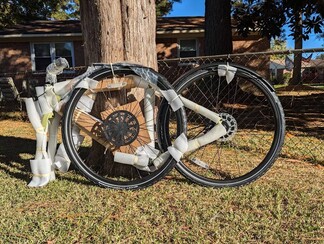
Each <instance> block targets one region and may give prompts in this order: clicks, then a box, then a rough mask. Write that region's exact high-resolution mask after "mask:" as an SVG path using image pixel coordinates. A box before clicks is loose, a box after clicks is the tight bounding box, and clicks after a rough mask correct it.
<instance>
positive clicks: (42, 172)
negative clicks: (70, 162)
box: [28, 158, 51, 187]
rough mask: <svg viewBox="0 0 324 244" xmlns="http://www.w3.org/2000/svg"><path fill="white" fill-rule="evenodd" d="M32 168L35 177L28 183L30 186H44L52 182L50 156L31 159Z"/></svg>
mask: <svg viewBox="0 0 324 244" xmlns="http://www.w3.org/2000/svg"><path fill="white" fill-rule="evenodd" d="M30 168H31V171H32V173H33V178H32V180H31V181H30V183H29V184H28V186H29V187H42V186H45V185H47V184H48V183H49V182H50V176H51V160H50V159H49V158H47V159H35V160H30Z"/></svg>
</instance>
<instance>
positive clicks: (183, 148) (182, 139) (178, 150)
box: [168, 133, 188, 162]
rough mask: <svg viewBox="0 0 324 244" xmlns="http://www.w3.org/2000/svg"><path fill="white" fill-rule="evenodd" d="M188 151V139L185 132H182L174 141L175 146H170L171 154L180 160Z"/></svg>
mask: <svg viewBox="0 0 324 244" xmlns="http://www.w3.org/2000/svg"><path fill="white" fill-rule="evenodd" d="M187 151H188V140H187V137H186V135H185V134H184V133H182V134H181V135H180V136H179V137H178V138H177V139H176V140H175V141H174V143H173V146H170V147H168V152H169V153H170V154H171V156H172V157H173V158H174V159H175V160H176V161H177V162H179V161H180V159H181V158H182V156H183V154H184V153H185V152H187Z"/></svg>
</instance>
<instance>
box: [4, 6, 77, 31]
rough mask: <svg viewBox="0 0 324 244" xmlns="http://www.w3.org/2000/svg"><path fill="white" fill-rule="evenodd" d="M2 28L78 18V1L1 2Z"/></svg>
mask: <svg viewBox="0 0 324 244" xmlns="http://www.w3.org/2000/svg"><path fill="white" fill-rule="evenodd" d="M0 11H1V15H0V27H5V26H10V25H13V24H17V23H22V22H26V21H31V20H46V19H71V18H77V16H78V0H28V1H26V0H7V1H1V2H0Z"/></svg>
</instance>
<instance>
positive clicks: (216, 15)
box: [205, 0, 233, 55]
mask: <svg viewBox="0 0 324 244" xmlns="http://www.w3.org/2000/svg"><path fill="white" fill-rule="evenodd" d="M205 17H206V21H205V54H206V55H216V54H228V53H232V52H233V43H232V27H231V1H230V0H217V1H215V0H206V2H205Z"/></svg>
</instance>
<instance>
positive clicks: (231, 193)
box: [0, 119, 324, 243]
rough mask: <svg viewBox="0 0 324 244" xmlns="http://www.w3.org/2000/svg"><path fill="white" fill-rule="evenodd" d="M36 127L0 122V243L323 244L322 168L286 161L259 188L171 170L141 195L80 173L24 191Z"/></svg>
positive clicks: (323, 204) (20, 123) (17, 121)
mask: <svg viewBox="0 0 324 244" xmlns="http://www.w3.org/2000/svg"><path fill="white" fill-rule="evenodd" d="M34 146H35V141H34V134H33V130H32V128H31V126H30V125H29V124H28V123H26V122H23V121H19V120H16V121H14V120H12V119H7V120H2V121H0V182H1V184H2V187H1V189H0V204H1V208H0V216H1V218H0V237H1V238H0V243H46V242H47V243H110V242H117V243H170V242H174V243H323V242H324V187H323V179H324V167H323V166H321V165H314V164H310V163H307V162H304V161H301V160H292V159H283V158H280V159H279V160H278V161H277V162H276V163H275V165H274V167H272V168H271V169H270V171H269V172H268V173H267V174H266V175H265V176H263V177H262V178H261V179H259V180H258V181H256V182H254V183H253V184H251V185H248V186H245V187H241V188H231V189H212V188H207V187H202V186H198V185H195V184H191V183H189V182H188V181H187V180H185V179H184V178H183V177H181V176H180V175H179V174H178V173H177V172H175V171H173V172H172V173H171V174H170V175H169V176H168V177H167V178H166V179H164V180H162V181H161V182H159V183H157V184H155V185H154V186H152V187H150V188H147V189H144V190H141V191H116V190H110V189H103V188H100V187H98V186H95V185H93V184H91V183H90V182H88V181H87V180H86V179H85V178H83V177H82V176H81V175H79V174H78V173H77V172H75V171H70V172H68V173H66V174H57V180H56V181H54V182H51V183H50V184H49V185H47V186H46V187H43V188H39V189H31V188H28V187H27V186H26V185H27V183H28V182H29V180H30V178H31V174H30V169H29V159H31V158H33V153H34Z"/></svg>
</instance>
